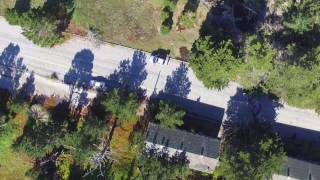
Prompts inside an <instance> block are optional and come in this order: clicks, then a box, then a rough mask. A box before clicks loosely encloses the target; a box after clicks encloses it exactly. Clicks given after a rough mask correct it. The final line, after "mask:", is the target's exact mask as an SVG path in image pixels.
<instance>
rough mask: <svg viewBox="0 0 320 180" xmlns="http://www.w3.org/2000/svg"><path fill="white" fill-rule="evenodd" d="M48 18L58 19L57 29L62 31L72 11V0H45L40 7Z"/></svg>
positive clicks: (67, 23) (68, 21) (66, 25)
mask: <svg viewBox="0 0 320 180" xmlns="http://www.w3.org/2000/svg"><path fill="white" fill-rule="evenodd" d="M41 11H42V13H43V14H45V15H46V16H47V17H48V18H51V19H52V18H55V19H56V20H58V30H59V31H60V32H62V31H64V30H65V29H66V28H67V27H68V25H69V23H70V19H71V18H72V14H73V12H74V0H46V2H45V3H44V5H43V8H42V9H41Z"/></svg>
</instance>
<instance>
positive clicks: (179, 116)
mask: <svg viewBox="0 0 320 180" xmlns="http://www.w3.org/2000/svg"><path fill="white" fill-rule="evenodd" d="M152 108H153V109H152V111H153V114H155V116H154V121H155V123H158V124H160V127H162V128H173V129H174V128H176V127H178V126H181V125H182V124H183V123H184V121H183V117H184V115H185V114H186V113H185V112H184V111H183V110H181V109H179V108H178V107H177V106H176V105H175V104H174V103H173V102H170V101H164V100H160V101H159V102H155V103H154V104H153V107H152Z"/></svg>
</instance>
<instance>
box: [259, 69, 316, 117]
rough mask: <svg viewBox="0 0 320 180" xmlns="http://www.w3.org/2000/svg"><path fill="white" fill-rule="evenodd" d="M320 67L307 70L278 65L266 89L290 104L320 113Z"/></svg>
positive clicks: (267, 82) (271, 74)
mask: <svg viewBox="0 0 320 180" xmlns="http://www.w3.org/2000/svg"><path fill="white" fill-rule="evenodd" d="M319 78H320V66H314V67H313V68H312V69H310V70H305V69H304V68H302V67H298V66H292V65H291V66H286V65H283V64H278V65H277V68H276V69H275V70H273V71H272V72H271V73H270V75H269V77H268V79H267V81H266V83H265V86H266V89H268V90H269V91H270V92H271V93H273V94H276V95H278V96H279V97H281V98H283V99H284V100H285V101H286V102H287V103H288V104H290V105H294V106H298V107H303V108H306V107H308V108H312V109H316V111H317V112H320V83H319Z"/></svg>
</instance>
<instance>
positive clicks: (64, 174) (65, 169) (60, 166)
mask: <svg viewBox="0 0 320 180" xmlns="http://www.w3.org/2000/svg"><path fill="white" fill-rule="evenodd" d="M72 164H73V160H72V158H71V156H70V155H65V154H63V155H60V156H59V158H58V160H57V162H56V166H57V172H58V174H59V176H60V178H61V179H62V180H67V179H69V177H70V173H71V171H70V169H71V166H72Z"/></svg>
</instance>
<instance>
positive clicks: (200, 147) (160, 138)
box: [146, 123, 220, 159]
mask: <svg viewBox="0 0 320 180" xmlns="http://www.w3.org/2000/svg"><path fill="white" fill-rule="evenodd" d="M146 141H147V142H151V143H154V144H159V145H163V146H166V147H170V148H174V149H179V150H183V151H186V152H189V153H194V154H198V155H203V156H206V157H211V158H215V159H217V158H218V157H219V149H220V141H219V140H218V139H216V138H209V137H206V136H201V135H196V134H192V133H189V132H186V131H182V130H178V129H165V128H161V127H160V126H159V125H156V124H153V123H149V126H148V130H147V133H146Z"/></svg>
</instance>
